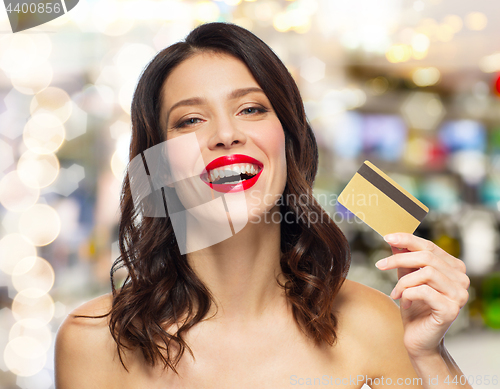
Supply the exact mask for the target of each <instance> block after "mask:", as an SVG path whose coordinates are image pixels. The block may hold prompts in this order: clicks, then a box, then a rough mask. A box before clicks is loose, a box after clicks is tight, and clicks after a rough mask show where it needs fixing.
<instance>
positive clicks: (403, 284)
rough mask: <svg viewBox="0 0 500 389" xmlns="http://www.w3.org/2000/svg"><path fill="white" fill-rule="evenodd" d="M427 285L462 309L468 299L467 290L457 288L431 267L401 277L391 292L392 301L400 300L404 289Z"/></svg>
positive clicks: (455, 284)
mask: <svg viewBox="0 0 500 389" xmlns="http://www.w3.org/2000/svg"><path fill="white" fill-rule="evenodd" d="M424 284H425V285H428V286H430V287H431V288H433V289H434V290H436V291H437V292H439V293H441V294H442V295H445V296H446V297H448V298H449V299H450V300H452V301H454V302H455V303H457V304H458V305H459V306H460V307H463V306H464V305H465V304H466V303H467V300H468V299H469V293H467V290H466V289H464V288H462V287H460V286H458V285H457V283H454V282H453V281H452V280H450V279H449V278H448V277H446V276H445V275H444V274H443V273H440V272H438V271H437V270H436V269H434V268H433V267H432V266H425V267H423V268H421V269H419V270H417V271H415V272H413V273H410V274H407V275H405V276H403V277H402V278H401V279H400V280H399V281H398V283H397V284H396V286H395V287H394V289H393V290H392V292H391V295H390V296H391V297H392V298H393V299H394V300H397V299H399V298H401V296H402V295H403V292H404V291H405V290H406V289H409V288H413V287H416V286H419V285H424Z"/></svg>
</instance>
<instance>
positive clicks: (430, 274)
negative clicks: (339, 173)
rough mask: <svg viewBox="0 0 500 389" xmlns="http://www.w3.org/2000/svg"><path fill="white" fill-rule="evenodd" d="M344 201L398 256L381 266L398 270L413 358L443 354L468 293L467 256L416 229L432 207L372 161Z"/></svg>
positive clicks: (395, 295) (350, 185)
mask: <svg viewBox="0 0 500 389" xmlns="http://www.w3.org/2000/svg"><path fill="white" fill-rule="evenodd" d="M370 196H372V198H374V200H372V203H370V201H369V199H370ZM367 199H368V202H366V200H367ZM375 199H376V200H378V201H375ZM363 200H365V201H364V202H363ZM339 202H340V203H341V204H342V205H344V206H345V207H346V208H348V209H349V210H350V211H351V212H353V213H354V214H356V215H357V216H358V217H359V218H361V219H362V220H363V221H364V222H365V223H367V224H368V225H369V226H371V227H372V228H373V229H374V230H375V231H377V232H378V233H379V234H380V235H382V236H384V239H385V240H386V241H387V242H388V243H389V244H390V245H391V248H392V252H393V255H392V256H390V257H388V258H384V259H381V260H380V261H378V262H377V263H376V266H377V267H378V268H379V269H381V270H389V269H398V283H397V284H396V286H395V288H394V289H393V291H392V292H391V297H392V298H393V299H400V308H401V316H402V321H403V326H404V328H405V334H404V344H405V347H406V349H407V350H408V354H409V355H410V357H411V358H412V359H414V360H422V359H427V360H431V359H432V358H434V357H436V356H441V352H442V351H443V343H442V342H443V338H444V335H445V333H446V331H447V330H448V328H449V327H450V325H451V324H452V323H453V321H454V320H455V319H456V318H457V316H458V313H459V312H460V309H461V308H462V307H463V306H464V305H465V304H466V303H467V300H468V298H469V294H468V292H467V289H468V288H469V284H470V280H469V277H467V275H466V274H465V265H464V263H463V261H461V260H460V259H458V258H455V257H453V256H452V255H450V254H448V253H447V252H446V251H444V250H443V249H441V248H440V247H438V246H436V245H435V244H434V243H433V242H431V241H429V240H426V239H423V238H420V237H417V236H414V235H413V234H412V233H413V232H414V231H415V229H416V228H417V227H418V225H419V224H420V222H421V221H422V219H423V218H424V217H425V215H426V214H427V212H428V208H427V207H426V206H425V205H423V204H422V203H421V202H420V201H418V200H417V199H415V198H414V197H413V196H412V195H411V194H409V193H408V192H407V191H405V190H404V189H403V188H401V187H400V186H399V185H398V184H397V183H395V182H394V181H393V180H392V179H390V178H389V177H388V176H387V175H385V174H384V173H383V172H382V171H381V170H380V169H378V168H376V167H375V166H374V165H373V164H371V163H370V162H368V161H365V162H364V164H363V166H362V167H361V168H360V169H359V170H358V172H357V173H356V174H355V176H354V177H353V178H352V179H351V181H350V182H349V183H348V185H347V186H346V188H345V189H344V191H343V192H342V193H341V194H340V196H339ZM400 250H402V251H400Z"/></svg>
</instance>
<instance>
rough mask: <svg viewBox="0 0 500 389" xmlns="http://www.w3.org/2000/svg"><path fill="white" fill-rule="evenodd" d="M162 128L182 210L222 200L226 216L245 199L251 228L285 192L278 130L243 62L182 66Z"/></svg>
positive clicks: (169, 86)
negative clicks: (212, 200) (222, 197)
mask: <svg viewBox="0 0 500 389" xmlns="http://www.w3.org/2000/svg"><path fill="white" fill-rule="evenodd" d="M160 123H161V126H162V131H164V134H165V135H166V139H167V142H166V144H167V153H168V160H169V167H170V170H171V171H172V180H173V181H176V184H175V190H176V192H177V195H178V197H179V199H180V200H181V202H182V203H183V205H184V207H185V208H186V209H192V208H193V207H196V206H197V205H200V204H202V203H204V202H206V201H207V199H210V198H212V199H213V198H216V197H217V196H221V195H223V194H225V196H224V198H225V201H226V202H227V206H228V207H229V211H231V203H233V205H234V206H235V207H234V208H241V207H236V205H237V204H240V205H241V201H242V200H243V201H245V203H246V212H245V215H244V216H245V217H246V218H247V220H249V221H251V222H252V221H253V222H255V221H256V220H258V219H259V217H260V216H262V214H263V213H264V212H267V211H269V210H271V209H272V208H273V206H274V204H275V202H276V201H277V200H278V199H279V196H280V195H281V194H282V193H283V190H284V188H285V184H286V158H285V135H284V132H283V127H282V125H281V122H280V120H279V119H278V117H277V115H276V113H275V111H274V109H273V107H272V105H271V103H270V101H269V100H268V98H267V96H266V95H265V93H264V92H263V91H262V89H261V88H260V86H259V84H258V83H257V81H256V80H255V79H254V78H253V76H252V74H251V73H250V71H249V69H248V68H247V66H246V65H245V64H244V63H243V62H242V61H241V60H239V59H237V58H235V57H233V56H230V55H227V54H215V53H212V52H201V53H197V54H195V55H194V56H192V57H190V58H189V59H187V60H185V61H184V62H182V63H181V64H179V65H178V66H177V67H176V68H175V69H174V70H173V71H172V72H171V73H170V75H169V76H168V77H167V79H166V81H165V83H164V85H163V88H162V106H161V112H160ZM194 143H197V145H194ZM169 145H170V146H169ZM185 177H191V179H189V180H185V179H184V180H182V179H183V178H185ZM207 194H208V195H207ZM230 214H231V219H234V218H235V217H236V218H237V215H235V214H233V213H231V212H230ZM212 216H213V215H212ZM212 216H210V217H212ZM224 216H225V215H224ZM202 217H207V216H206V215H205V216H202ZM234 221H235V220H233V222H234Z"/></svg>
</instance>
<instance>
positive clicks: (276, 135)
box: [259, 120, 286, 168]
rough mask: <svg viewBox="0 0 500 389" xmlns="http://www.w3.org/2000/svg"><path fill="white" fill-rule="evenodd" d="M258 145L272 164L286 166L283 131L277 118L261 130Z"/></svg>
mask: <svg viewBox="0 0 500 389" xmlns="http://www.w3.org/2000/svg"><path fill="white" fill-rule="evenodd" d="M259 145H260V147H261V148H262V150H264V151H265V153H266V154H267V156H268V157H269V159H270V160H271V162H272V164H278V165H279V166H280V167H284V168H286V157H285V133H284V131H283V127H282V126H281V123H280V122H279V120H278V121H277V123H274V124H273V125H270V126H269V127H268V128H267V129H266V131H263V132H262V134H261V138H260V139H259Z"/></svg>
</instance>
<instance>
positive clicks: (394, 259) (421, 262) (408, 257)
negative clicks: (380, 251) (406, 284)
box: [375, 251, 470, 289]
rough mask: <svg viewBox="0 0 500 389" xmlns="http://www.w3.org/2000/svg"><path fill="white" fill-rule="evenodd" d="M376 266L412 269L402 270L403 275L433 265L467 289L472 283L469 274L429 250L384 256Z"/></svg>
mask: <svg viewBox="0 0 500 389" xmlns="http://www.w3.org/2000/svg"><path fill="white" fill-rule="evenodd" d="M375 266H377V267H378V268H379V269H380V270H389V269H395V268H398V269H399V268H405V269H411V270H409V271H407V270H405V271H403V272H401V276H404V275H406V274H408V273H410V272H412V271H415V270H417V269H420V268H422V267H425V266H432V267H434V268H435V269H436V270H437V271H439V272H441V273H443V274H446V276H447V277H448V278H450V279H451V280H453V281H454V282H457V283H458V284H459V285H460V286H461V287H463V288H465V289H467V288H468V287H469V285H470V280H469V277H467V275H465V274H464V273H462V272H461V271H460V270H457V269H456V268H454V267H452V266H450V265H449V264H448V262H447V261H444V260H443V259H442V258H441V257H437V256H436V255H434V254H432V253H430V252H429V251H412V252H407V253H402V254H395V255H391V256H390V257H387V258H383V259H381V260H380V261H378V262H377V263H376V264H375ZM399 275H400V272H399V271H398V277H399Z"/></svg>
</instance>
